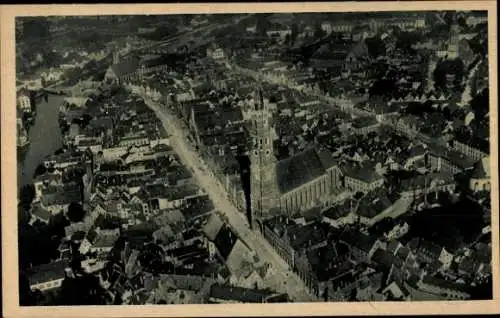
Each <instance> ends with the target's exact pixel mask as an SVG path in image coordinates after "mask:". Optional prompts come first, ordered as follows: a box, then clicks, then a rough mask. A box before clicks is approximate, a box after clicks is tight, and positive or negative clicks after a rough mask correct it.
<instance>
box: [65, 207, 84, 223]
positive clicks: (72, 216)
mask: <svg viewBox="0 0 500 318" xmlns="http://www.w3.org/2000/svg"><path fill="white" fill-rule="evenodd" d="M84 216H85V210H84V209H83V207H82V205H81V204H80V203H78V202H72V203H71V204H70V205H69V206H68V213H67V217H68V219H69V220H70V221H71V223H77V222H81V221H82V220H83V217H84Z"/></svg>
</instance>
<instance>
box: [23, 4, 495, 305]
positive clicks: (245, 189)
mask: <svg viewBox="0 0 500 318" xmlns="http://www.w3.org/2000/svg"><path fill="white" fill-rule="evenodd" d="M319 12H320V11H318V12H300V11H298V12H293V13H285V12H281V13H271V12H267V13H266V12H258V13H214V14H209V13H203V14H196V13H192V14H150V15H145V14H133V15H120V14H114V15H81V16H71V15H67V14H66V15H52V16H51V15H43V16H41V15H40V16H24V17H23V16H17V17H16V18H15V21H14V23H15V68H16V70H15V82H16V84H15V92H16V93H15V104H16V128H15V129H16V144H17V151H16V158H17V193H18V195H17V202H18V203H17V257H18V263H17V264H18V268H19V270H18V272H17V273H18V275H19V276H18V281H19V284H18V295H19V299H18V300H19V306H20V307H21V308H30V307H31V308H33V307H37V306H56V307H58V306H92V305H103V307H102V308H108V307H114V306H116V305H118V306H120V305H121V306H123V305H142V306H144V305H172V304H184V305H185V306H188V305H208V304H238V303H239V304H254V305H258V304H275V305H274V306H279V305H278V303H282V304H285V303H286V304H291V303H316V304H320V303H330V302H335V303H339V302H340V303H342V302H355V303H358V304H362V303H366V302H381V303H384V302H394V301H396V302H409V303H413V302H421V301H429V302H428V303H429V304H431V303H433V302H435V301H452V302H456V303H461V302H462V301H468V302H473V301H478V300H484V301H486V300H490V301H491V300H493V298H494V294H493V286H494V284H493V276H494V273H495V271H496V268H495V265H494V258H495V255H494V253H496V252H495V248H494V242H495V240H496V238H494V236H495V235H498V229H497V228H496V227H497V226H498V222H497V220H495V219H494V218H492V214H493V212H492V207H493V205H492V201H491V199H492V198H493V199H495V197H492V192H494V191H495V186H496V185H497V184H496V183H495V182H496V181H494V180H493V177H492V169H493V168H494V167H496V163H493V162H492V160H493V159H492V157H494V158H497V157H496V155H494V154H493V153H492V152H493V151H496V149H490V141H492V140H494V138H496V137H495V136H493V137H492V135H491V131H492V128H491V125H492V124H491V121H490V109H493V110H494V112H493V114H495V115H494V116H496V105H493V104H492V101H491V100H490V91H489V89H490V82H491V81H490V79H491V76H492V74H491V68H490V64H491V60H490V59H491V53H490V51H489V44H488V43H489V42H488V41H489V37H490V36H492V35H491V28H489V19H488V12H487V11H486V10H479V9H478V10H459V9H453V10H451V9H446V10H444V9H443V10H434V11H429V10H415V11H396V10H389V11H381V12H376V11H374V12H367V11H363V12H356V11H355V10H353V11H352V12H322V13H319ZM495 36H496V34H495ZM492 105H493V106H492ZM492 138H493V139H492ZM495 169H496V168H495ZM493 175H494V174H493ZM495 213H496V212H495ZM497 217H498V216H497ZM423 306H426V305H425V303H424V305H423ZM186 308H187V307H186ZM206 308H210V307H206Z"/></svg>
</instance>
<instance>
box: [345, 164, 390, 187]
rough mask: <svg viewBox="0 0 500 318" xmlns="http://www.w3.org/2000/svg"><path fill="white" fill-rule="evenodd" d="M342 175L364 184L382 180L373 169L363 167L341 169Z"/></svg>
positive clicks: (367, 166) (366, 166)
mask: <svg viewBox="0 0 500 318" xmlns="http://www.w3.org/2000/svg"><path fill="white" fill-rule="evenodd" d="M343 171H344V174H345V175H346V176H349V177H351V178H354V179H358V180H362V181H364V182H369V183H371V182H374V181H377V180H380V179H383V177H382V176H381V175H379V174H378V173H377V172H376V171H375V169H374V168H373V167H370V166H369V165H363V166H361V167H355V166H345V167H343Z"/></svg>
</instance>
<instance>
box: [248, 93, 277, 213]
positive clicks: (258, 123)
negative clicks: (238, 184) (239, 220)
mask: <svg viewBox="0 0 500 318" xmlns="http://www.w3.org/2000/svg"><path fill="white" fill-rule="evenodd" d="M251 114H252V115H251V116H252V117H251V118H252V129H251V137H252V151H251V154H250V164H251V166H250V167H251V168H250V169H251V184H250V187H251V188H250V191H251V198H252V219H253V220H252V222H254V221H255V220H256V219H258V218H260V217H262V216H265V215H266V214H267V213H268V212H269V209H271V208H274V207H276V206H277V202H276V198H277V195H278V190H277V183H276V163H277V160H276V157H275V155H274V149H273V137H274V134H273V129H274V127H273V126H272V125H271V119H272V115H271V112H270V110H269V102H268V101H266V100H264V97H263V95H262V88H261V86H260V85H259V88H258V90H257V91H256V92H254V107H253V109H252V112H251Z"/></svg>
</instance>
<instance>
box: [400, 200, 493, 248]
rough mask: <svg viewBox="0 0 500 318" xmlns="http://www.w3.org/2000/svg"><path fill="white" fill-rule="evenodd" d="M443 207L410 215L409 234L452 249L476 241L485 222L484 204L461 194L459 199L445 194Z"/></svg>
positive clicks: (442, 201)
mask: <svg viewBox="0 0 500 318" xmlns="http://www.w3.org/2000/svg"><path fill="white" fill-rule="evenodd" d="M439 203H440V204H441V207H438V208H430V209H427V211H422V212H421V213H417V214H415V215H413V216H411V218H410V220H409V222H410V224H411V228H410V232H409V233H408V235H409V236H410V237H420V238H423V239H424V240H427V241H431V242H436V243H437V244H440V245H442V246H445V247H447V248H449V249H450V250H455V249H458V248H460V247H462V246H464V245H465V244H468V243H471V242H473V241H474V240H475V239H476V238H477V236H478V235H479V234H480V233H481V230H482V228H483V227H484V226H485V222H484V220H483V217H482V213H478V211H481V210H482V208H481V206H479V205H478V204H477V203H475V202H473V201H471V200H469V199H467V198H466V197H465V195H462V196H461V197H460V199H459V200H458V201H456V202H454V201H453V200H451V198H443V199H442V200H441V202H439Z"/></svg>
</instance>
